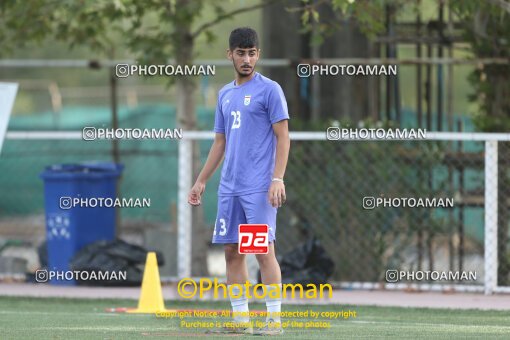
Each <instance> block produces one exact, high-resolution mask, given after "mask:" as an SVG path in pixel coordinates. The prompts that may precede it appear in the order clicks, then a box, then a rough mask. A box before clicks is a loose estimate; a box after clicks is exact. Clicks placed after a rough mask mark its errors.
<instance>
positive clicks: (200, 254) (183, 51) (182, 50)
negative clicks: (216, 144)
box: [175, 23, 210, 276]
mask: <svg viewBox="0 0 510 340" xmlns="http://www.w3.org/2000/svg"><path fill="white" fill-rule="evenodd" d="M176 33H177V36H178V37H179V38H178V39H179V44H177V46H178V48H176V49H175V50H176V62H177V64H178V65H191V64H192V63H193V44H194V41H193V38H192V36H191V24H190V23H189V24H188V23H183V25H178V27H176ZM176 90H177V123H178V125H179V126H180V127H181V128H182V129H183V130H184V131H190V130H196V127H197V124H196V112H195V90H196V84H195V81H194V79H193V77H189V76H182V77H178V78H177V80H176ZM192 171H193V176H192V177H193V179H195V178H196V177H197V176H198V172H199V171H200V149H199V143H198V142H195V143H194V144H193V165H192ZM192 211H193V213H192V240H193V241H192V245H191V253H192V255H191V256H192V258H191V273H192V275H193V276H209V272H208V269H207V249H208V245H209V236H210V235H209V234H210V233H209V232H208V231H209V230H208V229H207V228H206V225H205V221H204V211H203V208H202V206H198V207H194V208H193V210H192Z"/></svg>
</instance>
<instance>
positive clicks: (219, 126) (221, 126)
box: [214, 95, 225, 134]
mask: <svg viewBox="0 0 510 340" xmlns="http://www.w3.org/2000/svg"><path fill="white" fill-rule="evenodd" d="M214 132H217V133H223V134H224V133H225V121H224V118H223V112H222V111H221V97H220V96H219V95H218V103H217V104H216V113H215V114H214Z"/></svg>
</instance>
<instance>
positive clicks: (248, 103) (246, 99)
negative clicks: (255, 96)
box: [244, 95, 251, 105]
mask: <svg viewBox="0 0 510 340" xmlns="http://www.w3.org/2000/svg"><path fill="white" fill-rule="evenodd" d="M250 100H251V95H249V96H244V105H250Z"/></svg>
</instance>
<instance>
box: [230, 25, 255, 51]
mask: <svg viewBox="0 0 510 340" xmlns="http://www.w3.org/2000/svg"><path fill="white" fill-rule="evenodd" d="M228 46H229V48H230V50H231V51H233V50H234V49H235V48H252V47H256V48H259V37H258V35H257V32H256V31H255V30H254V29H253V28H250V27H239V28H236V29H235V30H233V31H232V32H231V33H230V38H229V39H228Z"/></svg>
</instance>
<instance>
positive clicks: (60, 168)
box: [40, 162, 123, 285]
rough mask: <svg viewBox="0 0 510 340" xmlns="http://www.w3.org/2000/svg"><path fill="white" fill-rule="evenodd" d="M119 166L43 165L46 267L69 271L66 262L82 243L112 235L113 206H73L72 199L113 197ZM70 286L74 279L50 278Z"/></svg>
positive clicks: (55, 282) (53, 281)
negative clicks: (44, 167) (44, 166)
mask: <svg viewBox="0 0 510 340" xmlns="http://www.w3.org/2000/svg"><path fill="white" fill-rule="evenodd" d="M122 168H123V166H122V165H120V164H115V163H97V162H96V163H91V162H89V163H80V164H60V165H52V166H49V167H46V169H45V171H43V172H42V173H41V174H40V176H41V178H42V179H43V180H44V200H45V204H44V205H45V211H46V242H47V250H48V270H49V271H54V272H55V271H58V272H65V271H69V270H70V267H69V262H70V260H71V259H72V258H73V256H74V255H75V254H76V252H78V251H79V250H80V249H81V248H83V247H84V246H86V245H88V244H90V243H93V242H95V241H99V240H107V241H110V240H113V239H114V238H115V208H113V207H100V206H96V207H85V206H80V205H79V204H77V205H74V206H73V204H72V203H73V200H77V199H80V200H81V199H86V198H89V199H90V198H96V199H97V198H103V199H104V198H110V199H115V198H116V190H115V188H116V182H117V179H118V178H119V177H120V174H121V172H122ZM50 283H51V284H58V285H74V284H76V282H75V281H74V280H66V279H59V280H57V279H56V278H55V277H54V278H52V279H51V280H50Z"/></svg>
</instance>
